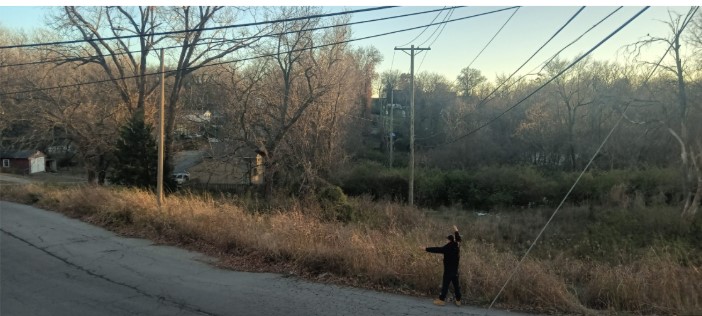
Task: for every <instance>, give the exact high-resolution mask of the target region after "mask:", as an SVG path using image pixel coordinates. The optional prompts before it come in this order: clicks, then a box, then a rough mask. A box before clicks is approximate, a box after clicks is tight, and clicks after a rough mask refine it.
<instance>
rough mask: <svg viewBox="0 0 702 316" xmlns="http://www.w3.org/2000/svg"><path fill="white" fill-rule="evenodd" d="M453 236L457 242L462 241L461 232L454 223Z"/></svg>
mask: <svg viewBox="0 0 702 316" xmlns="http://www.w3.org/2000/svg"><path fill="white" fill-rule="evenodd" d="M453 237H454V238H455V239H456V242H461V234H460V233H459V232H458V227H456V225H453Z"/></svg>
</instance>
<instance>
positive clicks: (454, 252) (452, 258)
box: [422, 225, 461, 306]
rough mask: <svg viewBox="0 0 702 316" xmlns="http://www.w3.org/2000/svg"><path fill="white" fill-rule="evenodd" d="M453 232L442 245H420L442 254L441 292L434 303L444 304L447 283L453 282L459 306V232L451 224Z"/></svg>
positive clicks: (427, 249)
mask: <svg viewBox="0 0 702 316" xmlns="http://www.w3.org/2000/svg"><path fill="white" fill-rule="evenodd" d="M453 231H454V232H453V234H452V235H448V236H446V239H448V240H449V242H448V243H447V244H446V245H444V246H443V247H422V248H423V249H424V250H426V251H427V252H431V253H441V254H443V255H444V275H443V280H442V282H441V294H439V298H438V299H435V300H434V304H436V305H442V306H443V305H445V304H446V293H448V287H449V283H453V291H454V294H455V297H456V306H461V285H460V284H459V282H458V262H459V261H460V259H461V253H460V242H461V234H459V233H458V227H456V225H453Z"/></svg>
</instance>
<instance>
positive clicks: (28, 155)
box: [0, 149, 46, 174]
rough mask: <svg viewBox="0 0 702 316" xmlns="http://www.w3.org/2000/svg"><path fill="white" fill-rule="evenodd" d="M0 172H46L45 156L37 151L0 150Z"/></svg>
mask: <svg viewBox="0 0 702 316" xmlns="http://www.w3.org/2000/svg"><path fill="white" fill-rule="evenodd" d="M0 163H1V164H0V171H2V172H8V173H20V174H30V173H37V172H45V171H46V155H45V154H44V153H42V152H41V151H38V150H32V149H30V150H5V149H2V150H0Z"/></svg>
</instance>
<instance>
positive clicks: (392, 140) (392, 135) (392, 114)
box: [390, 89, 395, 168]
mask: <svg viewBox="0 0 702 316" xmlns="http://www.w3.org/2000/svg"><path fill="white" fill-rule="evenodd" d="M394 118H395V89H392V90H390V168H392V159H393V158H392V151H393V147H394V146H395V125H393V124H394V122H393V120H394Z"/></svg>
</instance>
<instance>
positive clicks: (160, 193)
mask: <svg viewBox="0 0 702 316" xmlns="http://www.w3.org/2000/svg"><path fill="white" fill-rule="evenodd" d="M164 69H165V66H164V64H163V48H161V105H160V107H159V124H158V172H157V177H158V178H157V179H156V195H157V199H158V207H159V209H160V208H161V204H163V156H164V155H163V145H164V144H163V138H164V137H163V131H164V126H163V125H164V121H165V120H164V114H165V113H164V112H165V111H164V104H165V100H166V97H165V95H166V93H165V92H166V87H165V80H164V79H165V74H164Z"/></svg>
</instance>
